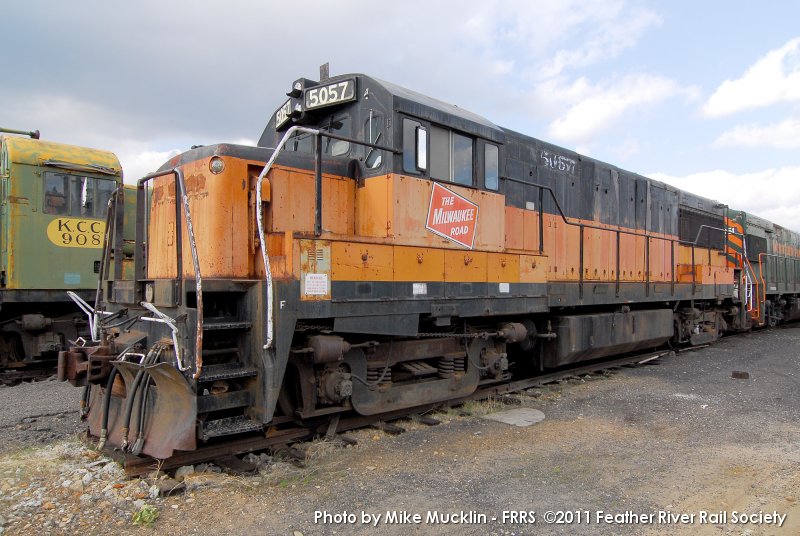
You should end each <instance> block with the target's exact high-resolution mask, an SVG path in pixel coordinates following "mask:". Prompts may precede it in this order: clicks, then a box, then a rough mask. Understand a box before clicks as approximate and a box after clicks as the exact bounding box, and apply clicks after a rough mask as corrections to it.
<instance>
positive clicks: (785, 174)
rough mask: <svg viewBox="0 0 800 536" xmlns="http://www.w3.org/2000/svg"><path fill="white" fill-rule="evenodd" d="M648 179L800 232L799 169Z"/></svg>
mask: <svg viewBox="0 0 800 536" xmlns="http://www.w3.org/2000/svg"><path fill="white" fill-rule="evenodd" d="M648 177H650V178H652V179H655V180H659V181H663V182H666V183H669V184H672V185H673V186H677V187H678V188H680V189H682V190H686V191H689V192H692V193H695V194H698V195H702V196H704V197H708V198H710V199H716V200H718V201H720V202H721V203H725V204H727V205H728V206H730V207H731V208H732V209H736V210H744V211H747V212H750V213H753V214H755V215H757V216H761V217H762V218H766V219H768V220H770V221H771V222H773V223H777V224H780V225H782V226H785V227H788V228H789V229H794V230H797V231H800V224H798V222H800V181H798V180H797V177H800V166H785V167H781V168H774V169H766V170H763V171H757V172H754V173H742V174H736V173H731V172H730V171H724V170H719V169H718V170H714V171H706V172H702V173H693V174H691V175H686V176H684V177H676V176H671V175H666V174H664V173H650V174H648Z"/></svg>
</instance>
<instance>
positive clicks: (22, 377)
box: [0, 362, 56, 386]
mask: <svg viewBox="0 0 800 536" xmlns="http://www.w3.org/2000/svg"><path fill="white" fill-rule="evenodd" d="M55 373H56V367H55V363H54V362H53V363H47V365H46V366H42V365H39V364H37V365H36V366H26V367H24V368H19V369H5V370H2V371H0V385H6V386H11V385H17V384H19V383H21V382H36V381H42V380H46V379H47V378H49V377H50V376H53V375H54V374H55Z"/></svg>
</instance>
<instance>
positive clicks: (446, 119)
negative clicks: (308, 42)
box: [345, 75, 505, 143]
mask: <svg viewBox="0 0 800 536" xmlns="http://www.w3.org/2000/svg"><path fill="white" fill-rule="evenodd" d="M349 76H353V75H349ZM357 76H360V77H362V78H371V77H368V76H366V75H357ZM345 78H346V77H345ZM371 79H372V80H373V81H375V82H376V83H378V84H380V85H381V86H383V88H384V89H385V90H386V91H387V92H388V93H389V94H390V95H391V96H392V97H393V99H394V109H395V111H398V112H403V113H407V114H409V115H413V116H416V117H420V118H422V119H427V120H429V121H432V122H434V123H439V124H442V125H446V126H450V127H453V128H456V129H458V130H464V131H468V132H472V133H475V134H477V135H479V136H481V137H483V138H488V139H490V140H494V141H497V142H501V143H502V142H504V141H505V133H504V132H503V129H501V128H500V127H498V126H497V125H495V124H494V123H492V122H491V121H489V120H488V119H486V118H485V117H483V116H481V115H478V114H476V113H473V112H470V111H468V110H465V109H463V108H460V107H458V106H456V105H455V104H449V103H446V102H444V101H440V100H438V99H434V98H432V97H429V96H427V95H423V94H422V93H418V92H416V91H412V90H410V89H407V88H404V87H402V86H398V85H397V84H393V83H391V82H386V81H384V80H380V79H378V78H371Z"/></svg>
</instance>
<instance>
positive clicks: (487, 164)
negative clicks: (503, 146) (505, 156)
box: [483, 143, 500, 190]
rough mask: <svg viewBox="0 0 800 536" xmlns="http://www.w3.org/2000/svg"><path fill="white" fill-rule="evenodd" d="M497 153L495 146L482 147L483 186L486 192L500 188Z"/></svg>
mask: <svg viewBox="0 0 800 536" xmlns="http://www.w3.org/2000/svg"><path fill="white" fill-rule="evenodd" d="M498 153H499V151H498V149H497V145H491V144H489V143H487V144H486V145H484V146H483V186H484V187H485V188H486V189H487V190H497V189H498V187H499V186H500V166H499V161H500V159H499V154H498Z"/></svg>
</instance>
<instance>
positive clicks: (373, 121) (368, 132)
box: [364, 110, 383, 169]
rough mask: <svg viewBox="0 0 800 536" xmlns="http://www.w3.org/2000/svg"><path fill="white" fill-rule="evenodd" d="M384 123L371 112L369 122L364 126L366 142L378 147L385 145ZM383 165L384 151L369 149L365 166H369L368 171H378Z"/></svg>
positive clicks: (378, 116)
mask: <svg viewBox="0 0 800 536" xmlns="http://www.w3.org/2000/svg"><path fill="white" fill-rule="evenodd" d="M382 121H383V118H382V117H381V116H380V115H376V114H373V113H372V110H370V112H369V118H367V122H366V124H365V125H364V141H366V142H367V143H374V144H376V145H381V144H382V143H383V128H381V126H382ZM382 163H383V151H380V150H378V149H374V148H372V147H367V148H366V156H365V157H364V164H365V165H366V166H367V169H377V168H379V167H381V164H382Z"/></svg>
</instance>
